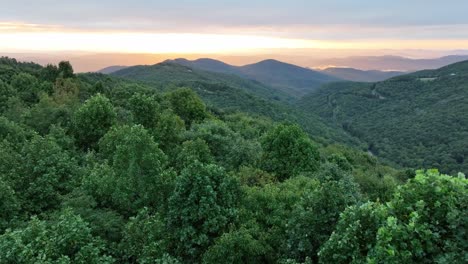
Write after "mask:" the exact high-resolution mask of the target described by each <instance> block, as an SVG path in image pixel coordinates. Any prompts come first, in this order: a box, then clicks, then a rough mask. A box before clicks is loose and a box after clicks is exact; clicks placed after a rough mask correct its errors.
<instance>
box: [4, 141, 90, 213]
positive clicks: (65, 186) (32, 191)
mask: <svg viewBox="0 0 468 264" xmlns="http://www.w3.org/2000/svg"><path fill="white" fill-rule="evenodd" d="M19 154H20V157H19V160H18V163H19V164H21V165H19V166H18V167H17V168H12V170H13V171H12V172H11V173H9V175H10V179H9V181H10V182H11V186H12V188H13V189H14V190H15V192H16V193H17V195H18V198H19V199H20V201H21V204H22V208H23V210H25V211H26V212H30V213H41V212H44V211H46V210H50V209H56V208H57V207H58V206H59V205H60V199H61V196H62V195H64V194H66V193H68V192H69V191H71V189H72V188H73V187H74V186H75V185H76V184H77V182H79V180H80V179H79V178H80V176H81V170H80V168H79V167H78V164H77V161H76V160H75V159H74V158H73V157H71V156H70V155H69V153H68V152H67V151H64V150H63V149H61V148H60V146H58V145H57V143H55V142H54V141H53V139H50V138H42V137H40V136H35V137H34V138H33V139H31V141H29V142H27V144H25V145H24V146H23V148H22V149H21V151H20V152H19Z"/></svg>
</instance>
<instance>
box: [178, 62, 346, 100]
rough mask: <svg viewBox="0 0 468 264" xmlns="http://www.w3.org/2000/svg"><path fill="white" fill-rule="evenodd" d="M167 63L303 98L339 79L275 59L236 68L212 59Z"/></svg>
mask: <svg viewBox="0 0 468 264" xmlns="http://www.w3.org/2000/svg"><path fill="white" fill-rule="evenodd" d="M171 62H174V63H177V64H181V65H184V66H187V67H191V68H194V69H200V70H206V71H212V72H218V73H226V74H234V75H237V76H240V77H242V78H248V79H252V80H256V81H259V82H262V83H264V84H266V85H269V86H271V87H274V88H276V89H278V90H281V91H283V92H285V93H287V94H289V95H291V96H294V97H300V96H303V95H305V94H307V93H308V92H311V91H313V90H315V89H317V88H318V87H320V85H322V84H324V83H328V82H333V81H338V80H339V79H338V78H336V77H332V76H330V75H327V74H324V73H321V72H318V71H314V70H311V69H307V68H303V67H299V66H296V65H293V64H288V63H284V62H280V61H277V60H264V61H260V62H258V63H254V64H249V65H245V66H239V67H237V66H232V65H229V64H226V63H224V62H221V61H217V60H212V59H198V60H194V61H190V60H186V59H176V60H172V61H171Z"/></svg>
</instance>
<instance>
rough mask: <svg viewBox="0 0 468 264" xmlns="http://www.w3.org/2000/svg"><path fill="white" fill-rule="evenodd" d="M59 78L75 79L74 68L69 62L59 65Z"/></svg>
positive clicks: (62, 62)
mask: <svg viewBox="0 0 468 264" xmlns="http://www.w3.org/2000/svg"><path fill="white" fill-rule="evenodd" d="M58 71H59V76H60V77H62V78H64V79H67V78H73V77H75V74H74V73H73V67H72V65H71V64H70V62H68V61H61V62H60V63H59V65H58Z"/></svg>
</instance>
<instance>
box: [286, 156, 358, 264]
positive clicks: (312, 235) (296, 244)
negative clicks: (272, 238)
mask: <svg viewBox="0 0 468 264" xmlns="http://www.w3.org/2000/svg"><path fill="white" fill-rule="evenodd" d="M314 178H316V179H319V180H320V185H319V186H318V187H317V188H316V189H314V190H312V191H310V192H307V193H305V194H304V195H303V196H302V197H301V200H300V201H299V202H298V203H297V205H296V207H295V209H294V210H293V212H292V214H291V217H290V220H289V222H288V227H289V229H288V231H287V232H288V245H287V246H288V252H289V254H290V257H292V258H294V259H296V260H298V261H305V260H306V259H308V258H309V259H312V260H314V261H316V260H317V253H318V251H319V248H320V246H321V245H322V244H323V243H325V242H326V241H327V239H328V237H329V236H330V235H331V233H332V232H333V230H334V229H335V225H336V223H337V222H338V219H339V216H340V213H341V212H342V211H344V209H346V207H348V206H350V205H354V204H356V203H358V202H359V201H360V198H361V197H360V192H359V188H358V186H357V184H355V183H354V182H353V179H352V177H351V176H349V175H348V174H346V172H343V171H341V170H340V169H339V168H338V167H337V166H336V165H330V164H325V166H323V168H321V170H320V171H319V172H318V173H317V174H316V175H314Z"/></svg>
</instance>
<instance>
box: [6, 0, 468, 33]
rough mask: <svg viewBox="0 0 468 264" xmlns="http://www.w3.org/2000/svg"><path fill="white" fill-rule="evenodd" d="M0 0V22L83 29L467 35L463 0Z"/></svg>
mask: <svg viewBox="0 0 468 264" xmlns="http://www.w3.org/2000/svg"><path fill="white" fill-rule="evenodd" d="M0 4H1V6H2V7H3V8H2V12H1V14H0V22H2V21H3V22H12V21H13V22H22V23H34V24H45V25H57V26H63V27H66V28H73V29H84V30H133V31H135V30H137V31H145V32H174V33H181V32H182V33H184V32H201V33H223V32H224V31H225V32H228V33H231V32H234V33H236V32H239V31H242V32H244V33H245V32H247V33H251V34H258V32H262V34H267V35H268V34H271V35H277V36H287V37H296V38H320V39H366V38H392V39H468V30H467V29H468V15H467V10H468V1H467V0H446V1H441V0H385V1H384V0H380V1H379V0H288V1H278V0H249V1H244V0H236V1H230V0H228V1H222V0H198V1H195V0H191V1H190V0H180V1H158V0H157V1H144V0H133V1H123V0H99V1H96V0H79V1H78V0H73V1H65V0H29V1H26V0H14V1H13V0H0ZM383 29H385V30H383Z"/></svg>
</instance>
